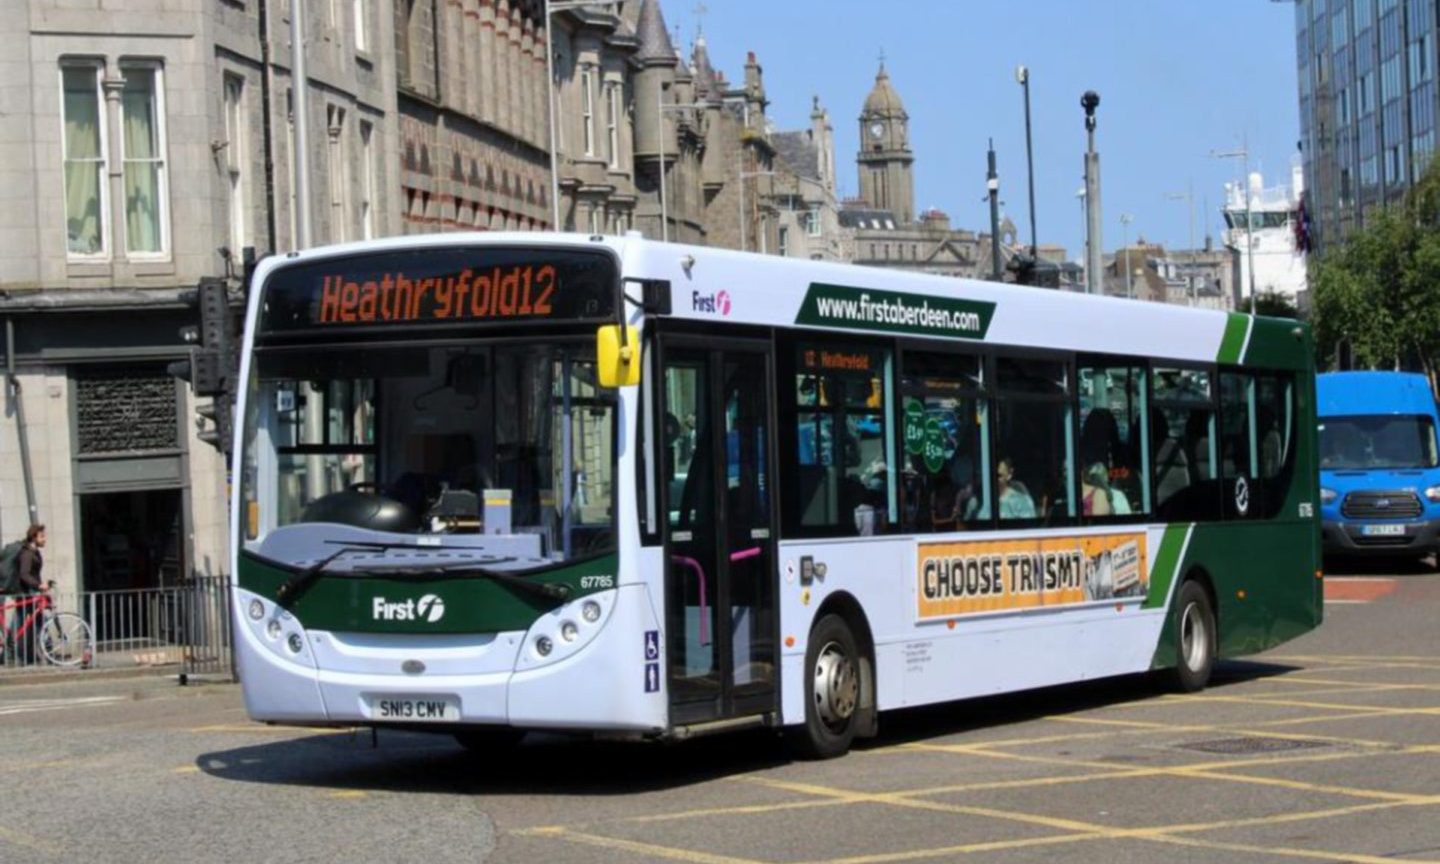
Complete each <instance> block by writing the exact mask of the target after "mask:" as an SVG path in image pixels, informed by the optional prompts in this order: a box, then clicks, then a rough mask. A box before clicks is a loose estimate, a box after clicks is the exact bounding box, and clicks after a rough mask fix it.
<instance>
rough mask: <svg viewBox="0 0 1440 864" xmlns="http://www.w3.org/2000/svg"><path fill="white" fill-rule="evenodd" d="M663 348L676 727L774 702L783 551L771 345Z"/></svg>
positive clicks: (669, 649) (767, 707) (668, 615)
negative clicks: (777, 543)
mask: <svg viewBox="0 0 1440 864" xmlns="http://www.w3.org/2000/svg"><path fill="white" fill-rule="evenodd" d="M714 346H715V343H714V341H713V340H711V341H710V342H709V343H708V344H707V345H706V347H701V345H700V344H698V343H695V342H688V343H687V342H677V343H667V344H666V346H665V349H664V351H663V355H662V356H663V361H662V362H663V369H664V374H663V384H662V386H663V388H664V395H663V404H664V406H665V414H664V435H663V439H662V440H663V442H664V443H663V449H664V451H665V453H664V458H663V461H662V464H664V466H665V474H664V477H665V480H666V483H665V500H666V537H665V543H666V547H665V554H666V557H667V560H668V562H669V566H668V569H667V575H666V585H665V595H666V601H665V624H666V633H667V637H666V642H667V644H666V655H667V659H668V666H669V671H668V676H669V677H668V684H669V692H670V703H671V704H670V715H671V723H672V724H674V725H684V724H692V723H701V722H705V721H707V720H718V719H723V718H728V717H737V716H745V715H753V714H761V713H765V712H767V711H773V710H774V708H775V675H776V666H777V663H778V660H779V656H778V646H777V645H776V642H775V640H776V636H775V572H774V567H775V564H774V562H775V555H774V545H773V539H772V531H773V530H774V526H773V524H772V523H773V500H774V489H773V485H772V476H771V472H772V467H771V466H772V464H773V460H772V458H771V455H770V447H771V429H770V407H769V406H770V403H771V401H772V400H771V398H770V393H769V387H770V381H771V374H770V369H769V359H768V353H767V351H766V347H765V346H764V345H763V344H762V345H758V346H754V347H751V346H748V345H746V344H745V343H736V344H735V345H734V347H718V348H717V347H714Z"/></svg>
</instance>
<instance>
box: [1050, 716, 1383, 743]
mask: <svg viewBox="0 0 1440 864" xmlns="http://www.w3.org/2000/svg"><path fill="white" fill-rule="evenodd" d="M1384 713H1385V712H1375V711H1370V710H1366V711H1363V712H1357V713H1355V714H1349V715H1340V717H1306V718H1303V719H1298V718H1294V717H1291V718H1287V719H1285V720H1271V721H1267V722H1264V723H1254V724H1248V725H1247V726H1246V727H1244V728H1241V727H1238V726H1234V725H1215V726H1176V725H1174V724H1171V723H1158V722H1154V721H1147V720H1110V719H1106V718H1102V717H1051V718H1048V719H1051V720H1057V721H1059V722H1061V723H1085V724H1093V725H1100V726H1125V727H1138V728H1136V729H1135V730H1134V731H1137V732H1168V731H1177V732H1187V731H1189V732H1218V733H1224V734H1229V735H1252V736H1254V737H1257V738H1294V739H1296V740H1300V741H1323V742H1325V743H1327V744H1342V745H1345V746H1347V747H1361V748H1367V749H1372V750H1398V749H1404V747H1405V745H1403V744H1397V743H1395V742H1393V741H1373V740H1368V739H1365V738H1345V737H1341V736H1337V735H1310V734H1306V733H1303V732H1290V731H1287V732H1269V731H1261V730H1259V729H1256V728H1254V727H1274V726H1283V725H1298V724H1300V723H1313V722H1317V721H1319V720H1335V719H1341V718H1342V717H1343V718H1345V719H1349V718H1354V717H1379V716H1384ZM1096 734H1103V733H1096Z"/></svg>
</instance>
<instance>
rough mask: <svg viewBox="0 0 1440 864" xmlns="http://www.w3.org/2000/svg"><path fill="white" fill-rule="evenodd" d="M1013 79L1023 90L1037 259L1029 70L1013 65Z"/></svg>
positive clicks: (1032, 249)
mask: <svg viewBox="0 0 1440 864" xmlns="http://www.w3.org/2000/svg"><path fill="white" fill-rule="evenodd" d="M1015 80H1016V82H1018V83H1019V84H1020V87H1021V88H1022V89H1023V90H1024V91H1025V170H1026V172H1027V173H1028V174H1029V179H1030V260H1031V261H1035V260H1037V257H1038V256H1037V255H1036V252H1035V244H1036V242H1037V241H1036V239H1035V157H1034V155H1033V152H1034V151H1033V150H1032V148H1031V144H1030V70H1029V69H1027V68H1025V67H1024V66H1016V67H1015Z"/></svg>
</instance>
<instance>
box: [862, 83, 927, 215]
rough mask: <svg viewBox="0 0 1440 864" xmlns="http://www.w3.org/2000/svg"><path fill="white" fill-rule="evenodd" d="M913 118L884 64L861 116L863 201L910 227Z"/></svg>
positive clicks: (913, 198) (913, 195) (912, 198)
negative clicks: (888, 213)
mask: <svg viewBox="0 0 1440 864" xmlns="http://www.w3.org/2000/svg"><path fill="white" fill-rule="evenodd" d="M909 123H910V115H909V114H906V113H905V106H904V105H903V104H902V103H901V102H900V94H899V93H896V92H895V88H894V87H892V86H890V73H888V72H886V71H885V61H884V60H883V59H882V60H881V61H880V72H879V73H878V74H877V75H876V76H875V88H874V89H873V90H871V91H870V95H869V96H867V97H866V98H865V108H864V110H862V111H861V112H860V154H859V156H857V157H856V160H855V161H856V162H858V163H859V167H860V197H861V198H863V199H865V201H866V202H867V203H868V204H869V205H870V206H871V207H874V208H876V209H878V210H889V211H890V213H891V214H893V215H894V217H895V221H896V222H897V223H899V224H902V225H908V224H910V223H912V222H914V221H915V180H914V177H913V175H912V174H911V165H912V164H913V163H914V162H915V154H914V153H912V152H911V150H910V130H909Z"/></svg>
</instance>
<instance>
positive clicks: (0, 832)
mask: <svg viewBox="0 0 1440 864" xmlns="http://www.w3.org/2000/svg"><path fill="white" fill-rule="evenodd" d="M0 842H4V843H9V844H10V845H12V846H21V847H23V848H25V849H32V850H34V851H36V852H44V853H45V854H46V855H50V856H55V855H58V854H60V847H59V846H56V845H55V844H53V843H48V842H46V841H44V840H41V839H40V838H39V837H32V836H30V835H29V834H24V833H22V832H20V831H16V830H15V829H14V828H0Z"/></svg>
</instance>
